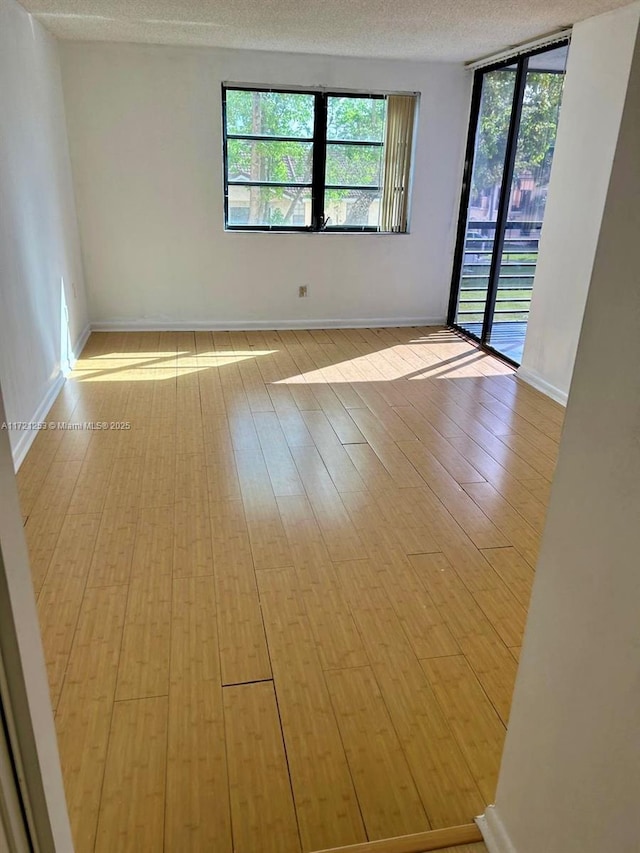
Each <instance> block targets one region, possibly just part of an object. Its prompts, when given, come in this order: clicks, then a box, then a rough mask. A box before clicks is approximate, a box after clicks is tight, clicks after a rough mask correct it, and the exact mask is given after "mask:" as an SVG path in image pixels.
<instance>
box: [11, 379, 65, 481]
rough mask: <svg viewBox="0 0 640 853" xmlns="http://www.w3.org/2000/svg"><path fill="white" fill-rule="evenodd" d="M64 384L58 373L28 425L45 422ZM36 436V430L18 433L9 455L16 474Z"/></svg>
mask: <svg viewBox="0 0 640 853" xmlns="http://www.w3.org/2000/svg"><path fill="white" fill-rule="evenodd" d="M64 383H65V377H64V373H63V372H62V371H60V372H59V373H58V375H57V376H56V378H55V379H54V380H53V382H52V383H51V385H50V386H49V388H48V389H47V392H46V394H45V395H44V397H43V398H42V400H41V401H40V405H39V406H38V407H37V409H36V410H35V412H34V413H33V414H32V415H31V417H30V418H29V419H28V421H29V423H38V422H39V421H43V420H45V418H46V417H47V413H48V411H49V409H50V408H51V406H53V404H54V401H55V399H56V397H57V396H58V394H59V393H60V389H61V388H62V386H63V385H64ZM37 434H38V430H36V429H23V430H21V432H20V437H19V438H18V441H17V442H16V444H15V445H14V446H13V447H12V448H11V454H12V456H13V467H14V470H15V471H16V472H17V471H18V468H19V467H20V466H21V465H22V463H23V462H24V458H25V456H26V455H27V453H28V452H29V448H30V447H31V445H32V444H33V442H34V439H35V437H36V436H37Z"/></svg>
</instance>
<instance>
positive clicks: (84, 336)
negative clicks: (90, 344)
mask: <svg viewBox="0 0 640 853" xmlns="http://www.w3.org/2000/svg"><path fill="white" fill-rule="evenodd" d="M90 334H91V326H90V325H89V323H87V325H86V326H85V327H84V329H83V330H82V331H81V332H80V334H79V335H78V339H77V341H76V342H75V344H74V345H73V350H72V352H71V363H70V364H69V366H68V370H69V371H71V370H73V368H74V366H75V363H76V361H77V360H78V359H79V358H80V353H81V352H82V350H83V349H84V345H85V344H86V342H87V341H88V340H89V335H90Z"/></svg>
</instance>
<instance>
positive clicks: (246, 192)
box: [228, 186, 311, 227]
mask: <svg viewBox="0 0 640 853" xmlns="http://www.w3.org/2000/svg"><path fill="white" fill-rule="evenodd" d="M228 224H229V225H284V226H290V227H291V226H293V227H302V226H309V225H310V224H311V189H310V188H308V187H307V188H305V187H238V186H233V187H229V219H228Z"/></svg>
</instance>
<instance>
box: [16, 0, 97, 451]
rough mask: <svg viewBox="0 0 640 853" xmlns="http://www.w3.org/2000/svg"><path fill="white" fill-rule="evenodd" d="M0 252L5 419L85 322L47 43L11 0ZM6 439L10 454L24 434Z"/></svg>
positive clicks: (50, 386)
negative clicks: (9, 446)
mask: <svg viewBox="0 0 640 853" xmlns="http://www.w3.org/2000/svg"><path fill="white" fill-rule="evenodd" d="M0 259H1V269H0V275H1V281H0V383H1V385H2V392H3V394H4V400H5V407H6V412H7V418H8V419H9V420H11V421H30V420H32V419H33V418H34V417H36V416H41V415H44V414H46V408H47V407H48V406H47V403H48V404H50V403H51V402H52V397H53V395H55V392H56V390H57V389H59V387H60V384H61V377H62V373H61V368H62V367H64V360H65V359H66V358H67V356H68V350H69V349H70V348H71V349H72V348H73V347H74V345H76V342H77V341H78V339H79V338H80V337H81V335H82V333H83V330H84V328H85V327H86V325H87V322H88V320H87V311H86V304H85V297H84V282H83V273H82V263H81V256H80V249H79V238H78V230H77V222H76V212H75V202H74V195H73V184H72V180H71V171H70V164H69V152H68V145H67V132H66V124H65V111H64V103H63V96H62V86H61V80H60V67H59V62H58V51H57V44H56V42H55V40H54V39H53V38H52V37H51V36H50V35H49V34H48V33H47V32H45V30H44V29H43V28H42V26H41V25H40V24H39V23H38V22H37V21H35V20H34V19H33V18H31V16H30V15H28V14H27V13H26V12H25V11H24V9H23V8H22V7H21V6H19V5H18V4H17V3H15V2H14V0H0ZM65 305H66V309H67V310H66V311H65V308H64V306H65ZM63 312H64V315H65V316H64V320H63ZM67 314H68V316H66V315H67ZM43 409H44V410H43ZM10 438H11V444H12V448H13V453H14V459H16V460H17V461H19V460H20V458H21V457H22V456H23V455H24V452H26V449H27V446H28V442H29V440H30V439H31V438H33V433H29V432H27V431H21V432H16V431H12V432H11V435H10Z"/></svg>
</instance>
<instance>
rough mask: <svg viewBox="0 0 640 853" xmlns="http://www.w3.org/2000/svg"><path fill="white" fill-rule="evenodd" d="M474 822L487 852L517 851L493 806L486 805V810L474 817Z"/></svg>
mask: <svg viewBox="0 0 640 853" xmlns="http://www.w3.org/2000/svg"><path fill="white" fill-rule="evenodd" d="M476 824H477V825H478V829H479V830H480V832H481V833H482V837H483V838H484V843H485V847H486V848H487V850H488V851H489V853H517V851H516V848H515V847H514V846H513V844H512V842H511V839H510V838H509V836H508V834H507V830H506V829H505V828H504V824H503V823H502V821H501V820H500V816H499V815H498V813H497V812H496V807H495V806H488V807H487V810H486V812H485V813H484V814H483V815H480V817H477V818H476Z"/></svg>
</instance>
